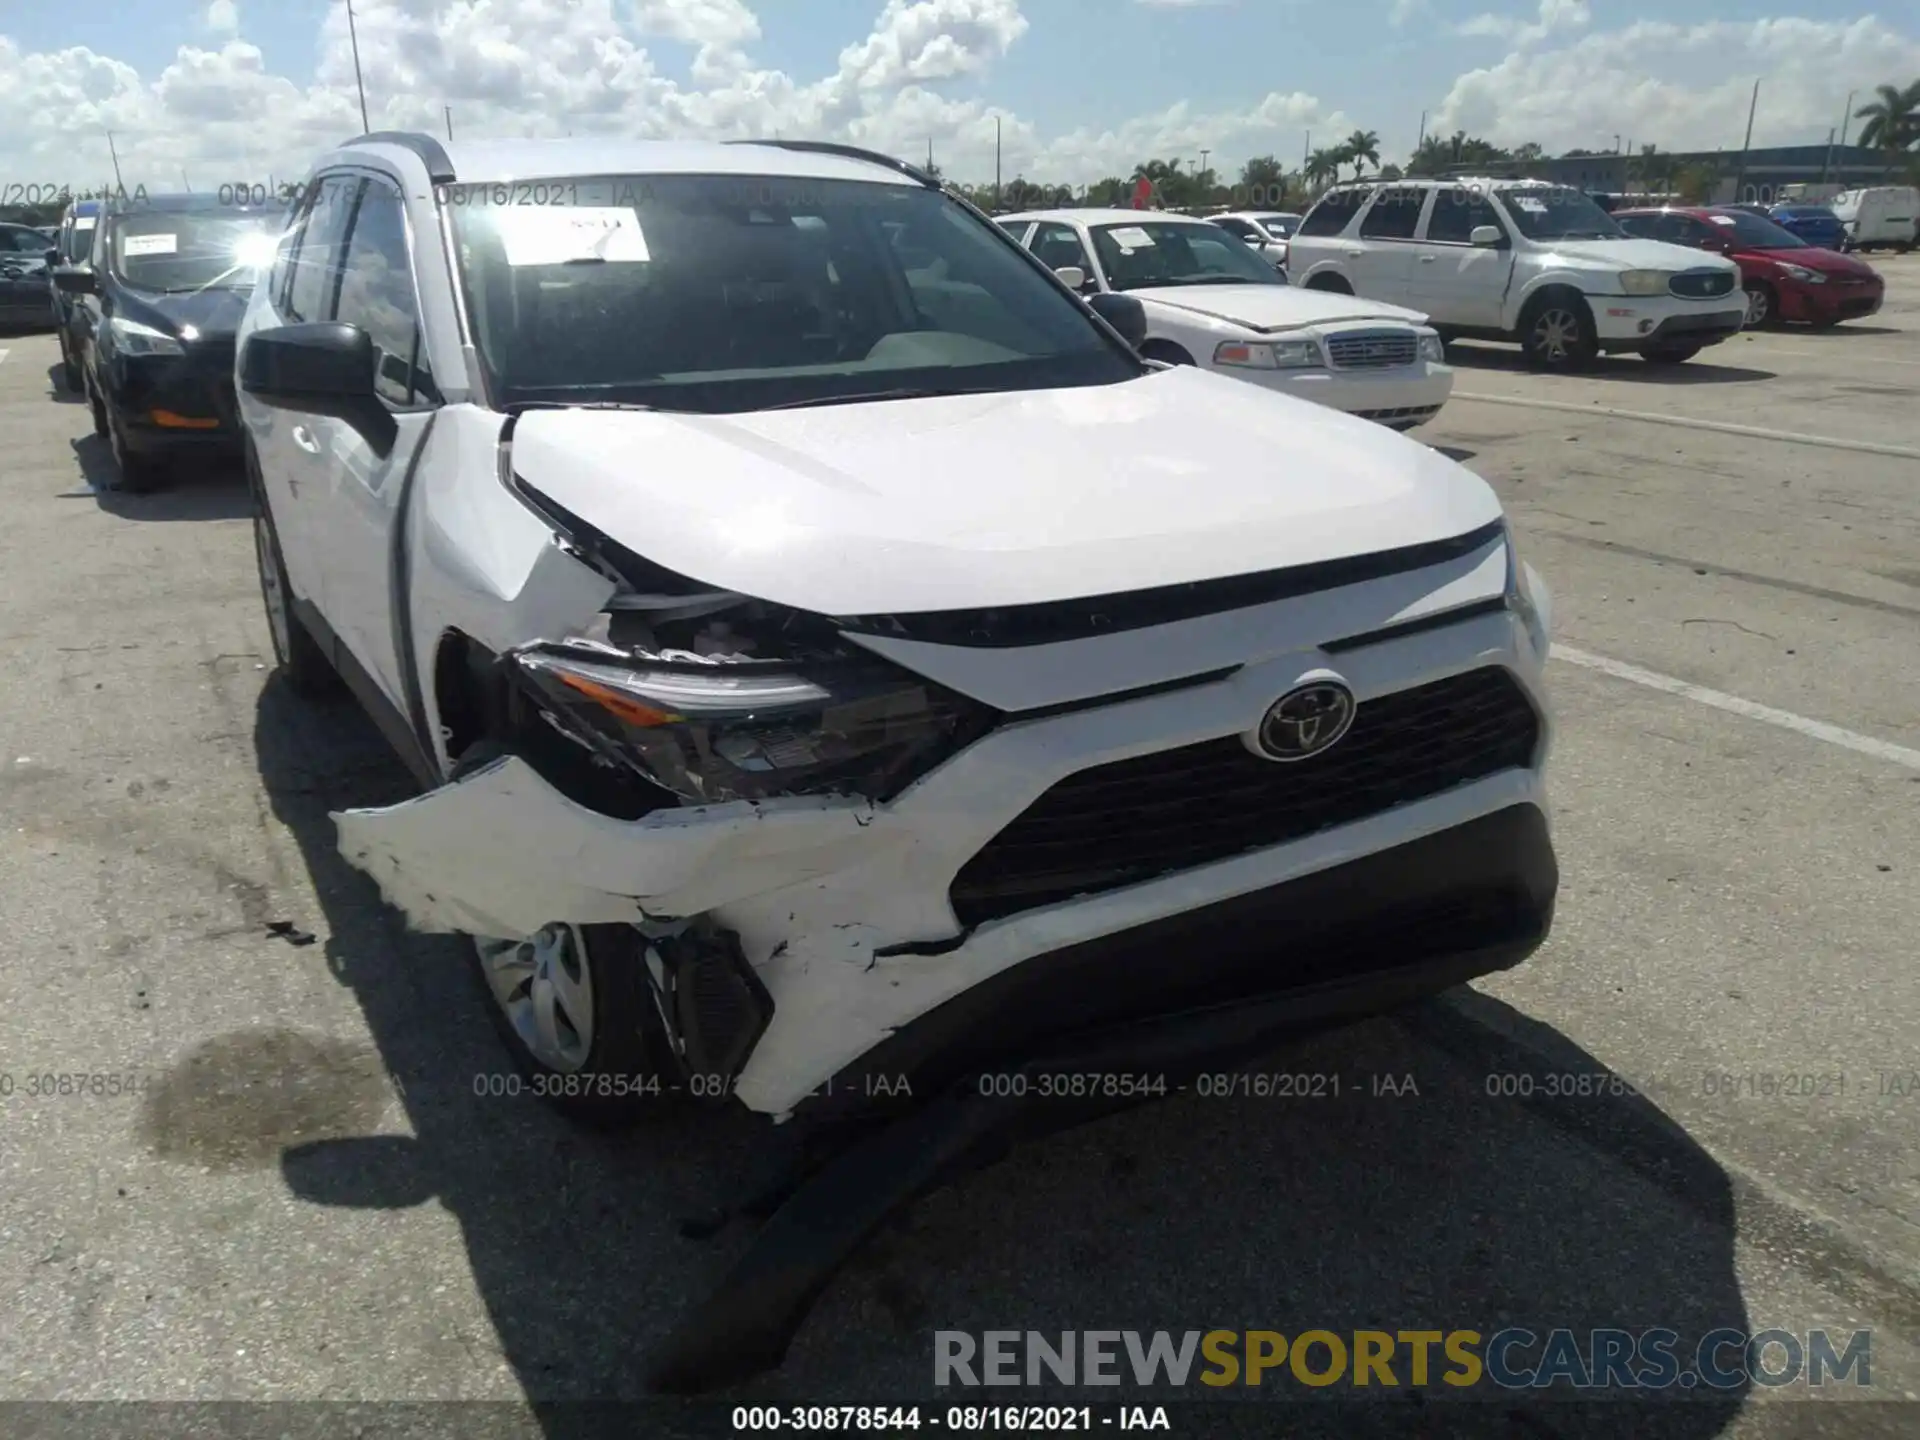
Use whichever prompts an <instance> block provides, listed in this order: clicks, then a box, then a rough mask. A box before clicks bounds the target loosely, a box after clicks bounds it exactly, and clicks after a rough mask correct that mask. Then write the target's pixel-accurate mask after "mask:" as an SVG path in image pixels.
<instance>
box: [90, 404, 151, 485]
mask: <svg viewBox="0 0 1920 1440" xmlns="http://www.w3.org/2000/svg"><path fill="white" fill-rule="evenodd" d="M105 408H106V409H107V444H109V445H110V446H112V447H113V465H114V469H115V470H116V471H117V472H118V473H119V480H118V483H117V484H115V486H114V488H115V489H116V490H121V491H124V492H125V493H126V494H128V495H145V494H148V493H149V492H150V491H152V490H154V489H156V488H157V487H158V486H159V484H160V482H161V481H162V480H163V479H165V478H166V469H165V467H164V466H163V465H162V464H161V462H160V461H158V460H156V459H154V458H153V457H152V456H151V455H141V454H139V453H137V452H136V451H134V450H131V449H129V448H128V446H127V429H126V422H125V421H124V420H122V419H121V418H120V417H119V416H118V415H117V414H115V413H114V412H113V410H112V409H111V408H110V407H105Z"/></svg>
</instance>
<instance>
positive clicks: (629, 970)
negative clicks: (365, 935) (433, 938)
mask: <svg viewBox="0 0 1920 1440" xmlns="http://www.w3.org/2000/svg"><path fill="white" fill-rule="evenodd" d="M502 753H503V752H502V751H501V750H499V749H498V748H497V747H495V746H493V745H489V744H481V745H477V746H475V747H474V748H473V749H471V750H469V751H468V752H467V753H466V754H465V755H463V756H461V757H460V759H459V761H457V762H456V763H455V765H454V767H453V770H452V773H451V774H450V776H449V780H458V779H460V778H462V777H463V776H465V775H468V774H471V773H472V772H473V771H474V770H477V769H479V768H480V767H481V766H483V765H485V764H487V763H488V762H490V761H492V760H495V759H497V758H498V757H499V756H500V755H501V754H502ZM469 939H470V940H471V941H472V947H473V961H474V975H475V978H476V979H477V980H478V982H479V984H480V987H481V990H482V992H483V994H484V995H485V997H486V1006H487V1014H488V1017H489V1018H490V1019H491V1020H492V1022H493V1026H494V1028H495V1029H496V1030H497V1031H499V1033H500V1039H501V1041H502V1043H503V1044H505V1045H506V1047H507V1052H508V1054H509V1055H511V1056H512V1058H513V1063H514V1068H515V1069H516V1070H517V1071H518V1072H519V1073H520V1075H521V1076H523V1077H524V1078H525V1079H526V1080H527V1081H528V1082H529V1084H528V1089H529V1090H530V1091H531V1093H532V1094H534V1095H535V1096H537V1097H538V1098H539V1099H541V1100H543V1101H545V1102H546V1103H547V1104H548V1105H549V1106H550V1107H551V1108H552V1109H554V1110H555V1111H557V1112H558V1113H559V1114H561V1115H564V1116H565V1117H566V1118H567V1119H568V1120H570V1121H572V1122H573V1123H575V1124H577V1125H581V1126H583V1127H585V1128H588V1129H592V1130H624V1129H630V1128H632V1127H633V1126H634V1125H636V1124H638V1123H640V1122H641V1121H643V1120H645V1119H648V1118H650V1117H656V1116H662V1115H665V1114H667V1113H669V1112H670V1111H671V1110H672V1109H674V1108H677V1106H676V1102H677V1103H678V1105H684V1104H685V1102H686V1095H687V1092H686V1090H685V1089H684V1088H683V1087H681V1085H680V1079H679V1076H678V1074H677V1072H676V1071H674V1069H673V1068H672V1066H671V1065H669V1064H666V1063H663V1062H664V1061H665V1060H666V1057H667V1055H668V1053H669V1052H668V1045H667V1037H666V1031H665V1027H664V1026H663V1024H662V1022H661V1019H660V1010H659V1006H658V1004H657V1003H656V1002H655V1000H654V995H653V985H652V982H651V980H650V979H649V977H648V971H647V961H646V941H645V939H644V938H643V937H642V936H641V934H640V932H639V931H637V930H635V929H634V928H633V927H632V926H631V925H565V924H555V925H549V926H546V927H545V928H544V929H543V930H542V931H541V933H540V934H539V935H538V936H535V937H533V939H532V940H527V941H519V942H509V941H499V940H489V939H486V938H484V937H481V936H471V937H469ZM542 994H545V995H551V996H552V997H553V998H552V1008H553V1011H554V1014H555V1021H554V1023H553V1024H552V1026H551V1029H550V1033H551V1034H552V1035H553V1036H554V1037H555V1039H556V1040H557V1041H558V1042H559V1043H558V1044H557V1045H555V1044H553V1043H550V1042H549V1041H548V1040H547V1039H545V1038H543V1037H542V1035H541V1026H540V1021H539V1010H540V1008H541V1004H542V1002H541V999H540V996H541V995H542ZM562 1016H571V1017H572V1019H571V1020H562V1019H561V1017H562ZM582 1027H584V1029H585V1031H586V1033H585V1034H582V1033H581V1029H582Z"/></svg>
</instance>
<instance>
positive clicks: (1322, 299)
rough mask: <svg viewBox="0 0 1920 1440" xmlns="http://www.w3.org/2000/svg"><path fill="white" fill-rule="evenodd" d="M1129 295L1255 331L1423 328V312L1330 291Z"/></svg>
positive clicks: (1188, 290) (1193, 288)
mask: <svg viewBox="0 0 1920 1440" xmlns="http://www.w3.org/2000/svg"><path fill="white" fill-rule="evenodd" d="M1126 293H1127V294H1129V295H1131V296H1133V298H1134V299H1136V300H1138V301H1140V302H1141V303H1142V304H1144V305H1148V306H1166V307H1168V308H1169V309H1173V310H1183V311H1189V312H1191V313H1193V314H1195V315H1204V316H1207V317H1208V318H1210V319H1214V320H1226V321H1229V322H1231V323H1233V324H1236V325H1245V326H1246V327H1247V328H1248V329H1250V330H1259V331H1262V332H1269V333H1270V332H1272V331H1276V330H1297V329H1299V328H1301V327H1302V326H1305V325H1331V324H1338V323H1341V322H1346V323H1349V324H1351V323H1354V322H1365V321H1368V320H1389V321H1399V322H1401V323H1403V324H1407V325H1424V324H1426V323H1427V317H1426V316H1425V315H1423V314H1421V313H1420V312H1419V311H1418V310H1406V309H1402V308H1401V307H1400V306H1398V305H1388V304H1386V303H1385V302H1383V301H1380V300H1364V299H1362V298H1361V297H1360V296H1358V295H1335V294H1333V293H1331V292H1330V291H1326V290H1302V289H1297V288H1295V287H1294V286H1291V285H1153V286H1148V287H1146V288H1145V289H1141V290H1129V291H1127V292H1126Z"/></svg>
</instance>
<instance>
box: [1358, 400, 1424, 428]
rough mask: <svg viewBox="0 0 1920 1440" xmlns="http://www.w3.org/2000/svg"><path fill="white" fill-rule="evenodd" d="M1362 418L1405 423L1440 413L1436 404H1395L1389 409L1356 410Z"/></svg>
mask: <svg viewBox="0 0 1920 1440" xmlns="http://www.w3.org/2000/svg"><path fill="white" fill-rule="evenodd" d="M1353 413H1354V414H1355V415H1358V416H1359V417H1360V418H1361V419H1362V420H1378V421H1379V422H1380V423H1381V424H1382V425H1406V424H1412V423H1417V422H1419V421H1422V420H1431V419H1432V418H1433V417H1434V416H1436V415H1438V414H1439V413H1440V407H1439V406H1438V405H1396V406H1394V407H1393V408H1392V409H1391V410H1356V411H1354V412H1353Z"/></svg>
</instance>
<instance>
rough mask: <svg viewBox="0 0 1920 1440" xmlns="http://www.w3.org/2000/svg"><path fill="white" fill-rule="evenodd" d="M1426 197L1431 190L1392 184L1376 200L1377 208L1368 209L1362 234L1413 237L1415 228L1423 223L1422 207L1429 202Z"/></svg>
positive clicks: (1368, 237)
mask: <svg viewBox="0 0 1920 1440" xmlns="http://www.w3.org/2000/svg"><path fill="white" fill-rule="evenodd" d="M1426 198H1427V192H1426V191H1424V190H1410V189H1407V188H1406V187H1405V186H1401V185H1389V186H1388V187H1387V188H1386V189H1384V190H1382V191H1381V192H1380V195H1379V197H1378V198H1377V199H1376V200H1375V201H1374V202H1373V208H1372V209H1370V210H1368V211H1367V218H1366V219H1364V220H1362V221H1361V222H1360V238H1361V239H1363V240H1411V239H1413V234H1414V231H1415V230H1417V229H1418V228H1419V226H1420V207H1421V206H1422V205H1423V204H1425V203H1426Z"/></svg>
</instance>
